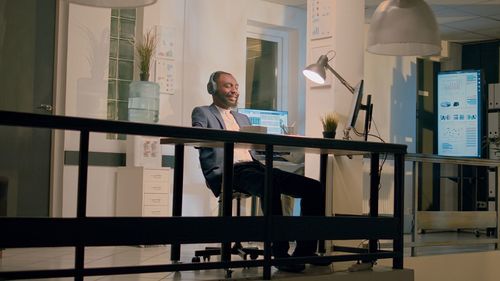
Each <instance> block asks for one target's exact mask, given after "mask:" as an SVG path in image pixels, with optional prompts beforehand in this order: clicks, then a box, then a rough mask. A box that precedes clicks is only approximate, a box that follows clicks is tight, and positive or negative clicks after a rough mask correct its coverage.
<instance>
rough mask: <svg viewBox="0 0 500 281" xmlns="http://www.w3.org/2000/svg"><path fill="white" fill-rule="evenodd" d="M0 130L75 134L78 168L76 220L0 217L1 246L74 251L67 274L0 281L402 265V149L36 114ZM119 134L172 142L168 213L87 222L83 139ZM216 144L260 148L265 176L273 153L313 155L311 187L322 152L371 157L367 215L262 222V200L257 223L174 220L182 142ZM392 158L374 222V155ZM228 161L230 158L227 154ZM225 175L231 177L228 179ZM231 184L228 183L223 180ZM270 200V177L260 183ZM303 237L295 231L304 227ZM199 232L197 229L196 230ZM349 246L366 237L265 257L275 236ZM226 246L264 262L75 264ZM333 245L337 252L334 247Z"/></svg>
mask: <svg viewBox="0 0 500 281" xmlns="http://www.w3.org/2000/svg"><path fill="white" fill-rule="evenodd" d="M0 126H19V127H33V128H49V129H61V130H74V131H79V132H80V151H79V156H80V157H79V163H78V166H79V167H78V197H77V216H76V218H17V217H2V218H0V248H19V247H75V250H76V251H75V266H74V268H71V269H47V270H29V271H0V279H2V278H4V279H21V278H23V279H26V278H48V277H74V278H75V280H83V277H84V276H97V275H114V274H133V273H146V272H169V271H183V270H195V269H216V268H226V269H228V268H240V267H256V266H262V267H263V268H264V270H263V272H264V273H263V275H264V276H263V277H264V279H270V277H271V275H270V268H271V266H272V265H280V264H291V263H298V262H300V263H303V262H311V261H318V260H321V261H327V260H328V261H332V262H336V261H349V260H371V261H374V260H376V259H382V258H392V259H393V267H394V268H402V267H403V201H404V200H403V164H404V156H405V154H406V146H404V145H396V144H385V143H373V142H359V141H342V140H335V139H319V138H306V137H298V136H279V135H265V134H256V133H246V132H232V131H220V130H212V129H202V128H190V127H180V126H165V125H154V124H143V123H131V122H121V121H109V120H99V119H89V118H78V117H66V116H51V115H39V114H32V113H20V112H8V111H0ZM91 132H102V133H120V134H130V135H148V136H157V137H164V138H168V142H169V143H172V144H174V145H175V162H176V163H175V165H174V169H175V171H174V192H173V207H172V208H173V209H172V214H173V216H172V217H88V216H87V210H86V200H87V176H88V154H89V133H91ZM207 142H209V143H211V145H213V144H216V145H217V144H218V145H220V146H221V147H225V148H226V149H231V150H232V148H233V147H234V146H235V144H238V145H241V144H247V145H248V146H249V147H254V148H262V149H264V150H265V155H266V163H267V164H268V170H270V169H271V167H272V156H273V151H274V150H275V149H282V148H285V147H286V148H294V149H303V150H304V151H305V152H311V153H317V154H320V155H321V157H320V159H321V161H320V162H321V165H320V166H321V176H320V181H321V182H322V184H323V186H326V184H325V181H326V164H327V161H326V156H328V154H336V155H339V154H354V153H362V154H367V155H369V156H371V161H372V162H371V171H372V172H371V181H370V183H371V186H372V188H371V189H370V198H371V199H372V200H371V201H370V210H371V211H370V214H369V215H368V216H341V217H281V216H271V214H270V208H269V204H270V201H271V200H266V202H265V204H264V210H268V211H265V212H264V216H262V217H231V216H230V214H225V216H222V217H182V213H181V209H182V186H183V180H182V179H183V158H184V146H185V145H200V144H201V145H203V143H205V144H206V143H207ZM383 153H388V154H392V155H393V156H394V189H395V190H394V216H393V217H379V216H378V212H377V211H376V210H377V209H378V188H376V187H375V188H374V185H375V184H377V183H378V180H379V178H378V177H379V175H378V167H379V163H378V162H379V161H378V159H379V155H380V154H383ZM227 155H229V156H230V157H227V158H228V159H226V160H227V161H229V162H230V163H231V164H232V161H231V159H232V153H229V152H228V153H227ZM229 174H230V173H229ZM227 180H230V177H228V178H227V179H226V181H227ZM266 182H267V184H266V192H267V193H266V194H268V195H269V196H268V198H270V196H271V194H272V192H270V189H271V188H272V186H271V185H272V181H271V180H270V178H269V177H268V180H267V181H266ZM231 204H232V203H231V200H226V201H224V206H223V210H224V209H226V210H230V209H231ZM306 227H307V231H304V229H306ZM199 229H203V231H197V230H199ZM316 239H319V240H330V239H331V240H350V239H368V240H369V241H370V243H369V247H368V249H366V250H360V249H350V248H349V247H343V248H342V251H343V252H346V254H336V255H331V256H320V257H304V258H289V259H272V257H271V252H270V244H271V241H274V240H316ZM379 239H388V240H392V241H393V249H392V251H382V250H379V249H377V243H376V241H377V240H379ZM234 241H260V242H264V245H265V249H264V250H265V255H264V258H263V259H258V260H242V261H231V257H230V255H226V256H224V255H223V258H222V260H221V261H220V262H205V263H178V262H171V263H166V264H161V265H142V266H118V267H99V268H88V267H85V265H84V260H85V247H89V246H120V245H157V244H170V245H172V249H171V251H172V255H171V260H173V261H179V259H180V246H181V245H182V244H189V243H230V242H234ZM339 249H341V248H339Z"/></svg>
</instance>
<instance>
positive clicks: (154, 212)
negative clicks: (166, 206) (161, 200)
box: [151, 211, 160, 214]
mask: <svg viewBox="0 0 500 281" xmlns="http://www.w3.org/2000/svg"><path fill="white" fill-rule="evenodd" d="M151 213H153V214H159V213H160V211H152V212H151Z"/></svg>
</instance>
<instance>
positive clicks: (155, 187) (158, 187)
mask: <svg viewBox="0 0 500 281" xmlns="http://www.w3.org/2000/svg"><path fill="white" fill-rule="evenodd" d="M151 188H152V189H156V190H160V189H161V186H152V187H151Z"/></svg>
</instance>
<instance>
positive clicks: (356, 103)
mask: <svg viewBox="0 0 500 281" xmlns="http://www.w3.org/2000/svg"><path fill="white" fill-rule="evenodd" d="M363 85H364V81H363V80H361V81H359V83H358V85H356V87H355V88H354V93H353V94H354V95H353V97H352V101H351V107H350V111H349V115H348V118H347V121H346V124H345V128H344V139H349V133H350V131H351V130H352V129H354V127H355V126H356V120H357V119H358V115H359V111H360V110H365V111H366V114H365V126H364V130H363V136H364V139H365V140H367V139H368V131H369V128H370V122H371V116H372V109H373V108H372V104H371V95H368V96H367V97H366V104H363V103H362V101H363Z"/></svg>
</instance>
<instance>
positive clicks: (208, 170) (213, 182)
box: [191, 104, 251, 197]
mask: <svg viewBox="0 0 500 281" xmlns="http://www.w3.org/2000/svg"><path fill="white" fill-rule="evenodd" d="M231 113H232V114H233V116H234V119H235V120H236V122H237V123H238V125H239V126H240V127H241V126H250V125H251V124H250V119H248V116H246V115H244V114H241V113H238V112H235V111H231ZM191 123H192V126H193V127H202V128H210V129H219V130H225V129H226V125H225V124H224V121H223V120H222V116H221V115H220V112H219V110H218V109H217V107H216V106H215V105H214V104H211V105H210V106H198V107H195V108H194V109H193V112H192V113H191ZM199 153H200V164H201V169H202V171H203V175H204V176H205V180H206V181H207V184H208V187H209V188H210V189H211V190H212V192H213V193H214V195H215V196H217V197H218V196H219V195H220V193H221V186H222V172H223V170H224V167H223V163H224V149H223V148H207V147H202V148H200V149H199Z"/></svg>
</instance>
